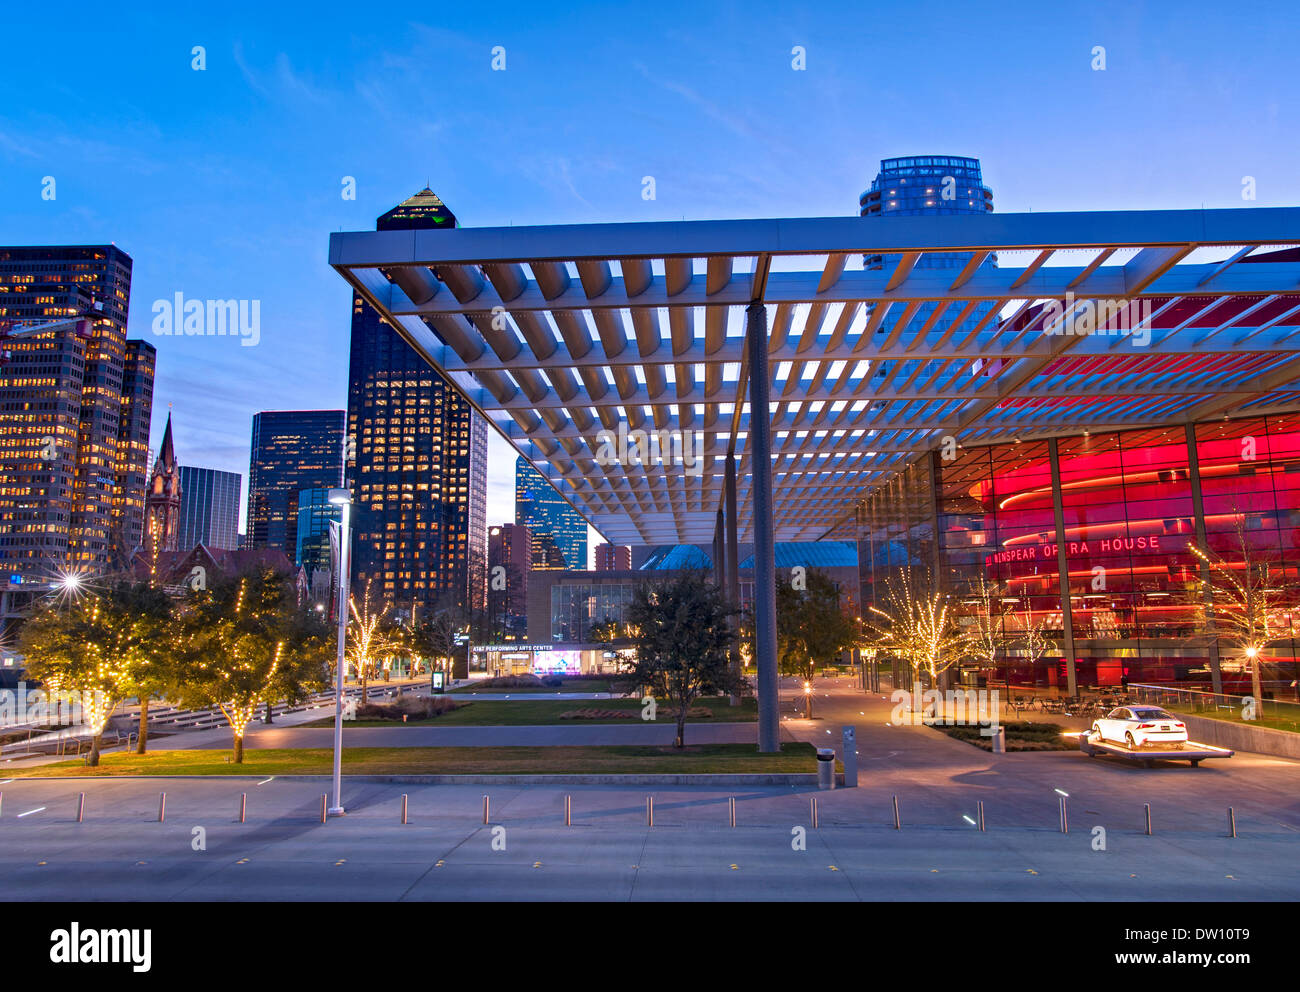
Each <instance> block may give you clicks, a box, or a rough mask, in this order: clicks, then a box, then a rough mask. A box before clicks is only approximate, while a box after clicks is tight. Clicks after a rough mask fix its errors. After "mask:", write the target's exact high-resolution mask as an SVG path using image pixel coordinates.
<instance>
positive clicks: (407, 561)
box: [347, 188, 487, 612]
mask: <svg viewBox="0 0 1300 992" xmlns="http://www.w3.org/2000/svg"><path fill="white" fill-rule="evenodd" d="M375 226H376V229H377V230H380V231H393V230H426V229H435V230H436V229H450V228H454V227H455V226H456V218H455V216H454V215H453V214H452V213H451V211H450V210H448V209H447V208H446V206H445V205H444V204H443V203H442V201H441V200H440V199H438V197H437V196H436V195H435V194H434V193H433V191H432V190H429V189H427V188H426V189H424V190H421V191H420V192H419V193H417V194H416V195H415V196H412V197H411V198H410V199H408V200H405V201H404V202H402V203H401V204H399V205H398V206H396V207H394V208H393V209H392V210H390V211H388V212H387V213H385V214H384V215H383V216H382V217H380V218H379V219H378V221H377V222H376V225H375ZM347 416H348V428H347V429H348V437H349V452H350V456H351V457H350V459H349V461H348V465H347V473H348V485H349V486H350V487H351V489H352V492H353V526H354V537H353V545H352V551H353V559H352V560H353V572H352V582H353V584H354V587H355V588H357V589H358V590H360V589H363V588H364V587H365V584H366V583H367V582H371V583H373V584H374V585H373V588H374V591H375V593H376V594H380V595H382V596H383V598H384V599H385V600H387V601H388V602H389V603H391V604H392V605H393V606H394V607H396V608H399V609H403V610H405V609H408V608H410V607H412V606H415V607H416V608H417V609H418V610H419V611H420V612H422V610H423V608H438V607H441V606H444V605H448V604H449V603H454V604H456V605H458V606H461V607H464V608H472V609H475V610H481V609H483V608H484V606H485V605H486V594H487V421H486V420H485V419H484V418H483V416H482V415H481V414H479V413H478V412H477V411H475V410H474V408H473V407H472V406H471V405H470V404H469V403H468V402H467V401H466V400H465V399H464V398H462V397H461V396H460V394H459V393H457V392H456V391H455V390H454V389H453V388H452V387H451V386H449V385H448V384H447V382H446V381H445V380H444V379H443V378H442V377H441V376H440V375H439V374H438V373H437V372H436V371H434V370H433V369H432V368H431V367H430V366H429V364H428V362H426V361H425V360H424V359H423V358H421V357H420V356H419V355H417V354H416V353H415V351H414V350H413V349H412V348H411V346H410V345H408V344H407V343H406V342H405V341H404V340H403V339H402V338H401V337H400V336H399V335H398V334H397V332H396V331H394V330H393V329H392V328H391V327H389V326H388V325H386V324H384V323H382V322H381V321H380V320H379V316H378V314H376V313H375V311H374V310H373V309H371V307H370V306H369V305H368V304H367V303H366V302H365V301H364V300H362V299H361V298H360V297H359V296H356V295H354V296H353V300H352V348H351V358H350V364H349V376H348V414H347Z"/></svg>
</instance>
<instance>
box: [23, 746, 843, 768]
mask: <svg viewBox="0 0 1300 992" xmlns="http://www.w3.org/2000/svg"><path fill="white" fill-rule="evenodd" d="M689 739H690V738H689V737H688V738H687V740H689ZM229 754H230V752H229V751H156V752H154V753H153V754H145V755H138V754H106V755H103V756H102V757H101V758H100V762H101V764H100V766H99V767H98V768H87V767H86V766H85V765H83V764H82V763H81V762H79V761H62V762H59V763H58V764H53V765H45V766H42V767H40V768H26V769H15V770H13V771H7V772H5V774H6V775H10V776H12V777H15V778H16V777H19V776H29V777H30V776H39V777H49V776H68V775H79V776H87V775H92V776H96V777H100V776H103V777H111V776H114V775H328V774H329V773H330V772H331V771H332V769H333V752H332V751H331V750H329V749H328V748H307V749H288V748H266V749H260V748H254V747H249V748H246V749H245V750H244V763H243V764H242V765H236V764H227V762H226V758H227V757H228V756H229ZM816 766H817V760H816V752H815V751H814V749H813V746H812V745H811V744H807V743H803V742H790V743H786V744H782V745H781V753H780V754H759V753H758V751H757V750H755V748H754V745H753V744H701V745H697V746H691V745H689V744H688V745H687V746H686V747H685V748H683V749H682V750H681V751H677V750H674V749H673V748H671V747H652V746H638V747H621V746H620V747H357V748H347V749H345V750H344V752H343V771H344V773H345V774H351V775H366V774H369V775H421V774H423V775H458V774H459V775H543V774H635V773H644V774H656V773H657V774H677V773H692V774H704V773H714V774H717V773H723V772H732V773H736V772H749V773H768V772H774V773H790V772H795V773H799V772H804V773H812V772H815V771H816V770H817V767H816ZM837 767H838V765H837Z"/></svg>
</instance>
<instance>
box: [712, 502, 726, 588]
mask: <svg viewBox="0 0 1300 992" xmlns="http://www.w3.org/2000/svg"><path fill="white" fill-rule="evenodd" d="M722 547H723V545H722V507H718V518H717V520H716V521H715V522H714V524H713V581H714V582H715V583H717V586H718V590H719V591H722V590H724V589H726V588H727V563H726V559H725V556H724V555H723V551H722Z"/></svg>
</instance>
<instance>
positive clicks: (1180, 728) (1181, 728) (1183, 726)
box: [1174, 723, 1187, 730]
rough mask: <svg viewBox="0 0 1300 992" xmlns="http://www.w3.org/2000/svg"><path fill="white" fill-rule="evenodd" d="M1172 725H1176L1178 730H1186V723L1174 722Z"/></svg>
mask: <svg viewBox="0 0 1300 992" xmlns="http://www.w3.org/2000/svg"><path fill="white" fill-rule="evenodd" d="M1174 726H1175V727H1177V728H1178V729H1179V730H1186V729H1187V725H1186V724H1182V723H1175V724H1174Z"/></svg>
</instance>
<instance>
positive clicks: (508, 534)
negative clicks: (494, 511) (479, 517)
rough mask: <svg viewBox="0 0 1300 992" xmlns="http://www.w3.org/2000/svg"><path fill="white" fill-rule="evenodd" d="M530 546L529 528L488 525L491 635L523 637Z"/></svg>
mask: <svg viewBox="0 0 1300 992" xmlns="http://www.w3.org/2000/svg"><path fill="white" fill-rule="evenodd" d="M532 560H533V549H532V542H531V539H530V535H529V533H528V528H527V527H523V526H521V525H519V524H501V525H500V526H499V527H489V528H488V594H487V595H488V624H489V629H490V630H491V632H492V634H491V636H493V637H496V636H500V637H501V638H502V639H503V640H513V639H516V638H519V639H522V638H523V636H524V635H525V633H526V631H527V627H528V573H529V571H530V570H531V568H532Z"/></svg>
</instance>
